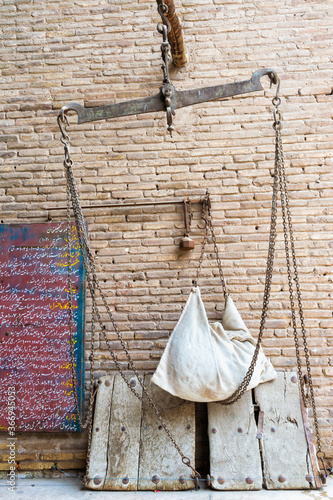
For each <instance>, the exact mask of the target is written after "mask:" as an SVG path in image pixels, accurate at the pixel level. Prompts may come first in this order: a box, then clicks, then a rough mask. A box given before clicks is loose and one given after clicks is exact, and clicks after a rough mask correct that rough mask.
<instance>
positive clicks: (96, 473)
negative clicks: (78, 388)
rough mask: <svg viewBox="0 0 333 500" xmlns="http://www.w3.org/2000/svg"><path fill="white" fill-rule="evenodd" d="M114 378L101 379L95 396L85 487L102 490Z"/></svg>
mask: <svg viewBox="0 0 333 500" xmlns="http://www.w3.org/2000/svg"><path fill="white" fill-rule="evenodd" d="M113 385H114V376H113V375H111V376H106V377H101V378H100V379H99V387H98V391H97V395H96V402H95V414H94V422H93V430H92V437H91V450H90V463H89V468H88V477H89V478H91V479H90V481H89V483H88V485H87V487H88V488H91V489H93V490H103V489H104V481H105V478H106V474H107V465H108V464H107V455H108V435H109V422H110V412H111V401H112V394H113Z"/></svg>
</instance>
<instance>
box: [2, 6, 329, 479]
mask: <svg viewBox="0 0 333 500" xmlns="http://www.w3.org/2000/svg"><path fill="white" fill-rule="evenodd" d="M332 6H333V5H332V1H328V0H326V1H299V0H283V1H281V2H272V1H268V2H267V1H266V0H265V1H264V0H256V1H254V2H251V1H249V2H243V1H240V0H233V1H232V2H231V1H229V0H215V1H214V2H213V1H212V0H183V2H180V1H179V0H176V9H177V12H178V14H179V15H180V17H181V20H182V26H183V34H184V39H185V45H186V51H187V54H188V64H187V65H186V66H185V67H184V68H182V69H176V68H174V67H172V68H171V78H172V80H173V82H174V84H175V86H176V87H177V88H178V89H180V90H183V89H188V88H195V87H201V86H208V85H214V84H218V83H227V82H232V81H237V80H244V79H248V78H249V77H250V76H251V74H252V73H253V72H254V71H255V70H256V69H258V68H262V67H269V68H273V69H275V70H276V71H277V72H278V74H279V75H280V77H281V94H282V96H283V100H282V106H281V107H282V112H283V118H284V128H283V139H284V147H285V155H286V160H287V162H286V164H287V173H288V178H289V187H290V200H291V210H292V216H293V222H294V233H295V239H296V248H297V256H298V259H299V275H300V281H301V290H302V296H303V301H304V314H305V323H306V328H307V332H308V343H309V346H310V353H311V360H312V366H313V378H314V385H315V394H316V401H317V405H318V414H319V422H320V429H321V433H322V439H323V444H324V447H325V451H326V454H327V455H328V457H330V459H331V461H332V458H333V446H332V421H333V410H332V401H333V395H332V377H333V335H332V326H333V318H332V256H331V254H332V248H333V231H332V223H333V215H332V201H333V181H332V156H331V152H332V146H333V128H332V99H333V97H332V93H333V89H332V87H333V85H332V41H333V35H332V26H333V9H332ZM0 12H1V23H2V42H1V46H0V70H1V83H0V88H1V94H0V127H1V132H2V136H1V137H0V162H1V167H0V208H1V222H5V223H11V222H45V221H47V219H48V210H47V209H48V208H50V207H56V206H63V205H64V202H65V181H64V174H63V167H62V161H63V147H62V145H61V144H60V142H59V131H58V127H57V122H56V117H57V113H58V110H59V109H60V108H61V106H63V105H64V104H66V103H68V102H70V101H76V102H79V103H81V104H84V105H86V106H93V105H100V104H104V103H109V102H116V101H121V100H127V99H134V98H137V97H143V96H148V95H152V94H156V93H157V92H158V88H159V86H160V85H161V80H162V72H161V69H160V66H161V60H160V43H161V38H160V35H158V34H157V32H156V23H157V21H158V20H159V16H158V14H157V12H156V5H155V2H154V1H150V2H148V1H147V0H142V1H134V2H133V1H129V0H113V1H110V2H107V1H105V0H101V1H100V2H93V1H92V0H80V1H77V2H64V1H62V0H61V1H58V2H52V1H51V2H43V1H40V0H39V1H38V0H37V1H28V0H3V1H2V2H0ZM262 83H263V85H264V87H265V90H264V92H256V93H254V94H249V95H247V96H240V97H237V98H233V99H227V100H225V101H224V102H213V103H209V104H204V105H196V106H193V107H190V108H185V109H182V110H178V111H177V113H176V117H175V132H174V134H173V137H172V139H171V138H170V137H169V136H168V135H167V133H166V127H165V116H164V113H157V114H147V115H141V116H137V117H136V116H132V117H125V118H121V119H114V120H110V121H107V122H104V121H102V122H97V123H92V124H85V125H80V126H78V125H76V119H75V117H74V116H73V117H71V118H70V124H71V125H70V128H69V130H70V136H71V144H72V156H73V159H74V162H75V166H74V168H75V175H76V178H77V182H78V187H79V192H80V195H81V199H82V201H83V202H84V203H85V204H88V203H92V204H94V203H98V202H105V201H110V202H111V201H112V202H119V203H121V202H122V201H124V200H125V201H128V200H132V199H133V200H143V199H146V200H148V199H149V200H151V199H161V200H170V199H172V198H174V197H176V198H178V199H179V198H182V197H183V196H185V195H186V196H189V197H192V198H198V197H200V196H201V195H203V194H204V193H205V192H206V190H207V189H209V191H210V193H211V195H212V199H213V213H214V226H215V229H216V234H217V240H218V245H219V249H220V252H221V258H222V262H223V269H224V273H225V276H226V279H227V283H228V287H229V289H230V291H231V293H232V296H233V298H234V300H235V302H236V304H237V307H238V308H239V310H240V312H241V314H242V316H243V318H244V320H245V322H246V324H247V326H248V327H249V328H250V330H251V332H252V333H253V335H254V336H256V335H257V332H258V327H259V321H260V311H261V307H262V295H263V289H264V277H265V265H266V255H267V243H268V231H269V222H270V203H271V191H272V172H273V168H274V131H273V128H272V104H271V99H272V97H273V96H274V88H272V89H270V88H269V81H268V79H267V78H263V79H262ZM193 209H194V221H193V231H192V236H193V238H194V239H195V242H196V249H195V250H194V251H192V252H188V253H186V252H181V251H180V250H179V241H180V238H181V236H182V234H183V219H182V206H181V205H168V206H167V205H161V206H156V207H145V208H135V209H129V208H127V209H125V208H123V209H121V208H119V209H118V208H117V209H112V210H111V209H104V210H102V209H99V210H96V209H95V210H90V211H87V212H86V215H87V221H88V223H89V229H90V239H91V245H92V247H93V249H94V251H95V254H96V259H97V261H96V262H97V266H98V272H99V277H100V279H101V282H102V286H103V288H104V290H105V292H106V294H107V295H108V298H109V303H110V304H111V306H112V309H113V310H114V315H115V318H116V320H117V322H118V324H119V327H120V330H121V331H122V332H123V335H124V339H125V340H126V343H127V345H128V348H129V350H130V352H131V355H132V356H133V358H134V360H135V363H136V366H137V367H138V368H140V369H141V370H153V369H154V368H155V367H156V366H157V363H158V360H159V358H160V356H161V353H162V352H163V348H164V346H165V345H166V342H167V338H168V335H169V333H170V332H171V331H172V329H173V327H174V326H175V323H176V321H177V319H178V317H179V314H180V311H181V309H182V307H183V305H184V303H185V300H186V298H187V296H188V293H189V291H190V288H191V284H192V281H191V280H192V279H193V278H194V275H195V266H196V264H197V260H198V256H199V249H200V242H201V240H202V236H203V234H202V231H201V230H200V229H199V228H198V224H199V223H200V207H199V205H195V206H194V207H193ZM52 220H54V221H58V220H64V211H58V212H52ZM280 222H281V221H280V220H279V226H278V230H279V236H278V244H277V248H278V250H277V253H276V261H275V276H274V282H273V286H272V293H271V302H270V313H269V318H268V321H267V328H266V330H265V335H264V341H263V345H264V349H265V352H266V354H267V355H269V356H270V358H271V360H272V362H273V364H274V366H275V367H276V368H277V369H284V370H292V369H295V351H294V346H293V342H294V341H293V336H292V330H291V327H290V312H289V304H288V287H287V277H286V269H285V263H284V254H283V241H282V234H281V223H280ZM200 286H201V289H202V294H203V297H204V300H205V304H206V307H207V310H208V314H209V317H210V319H219V318H220V317H221V312H222V310H223V303H222V295H221V289H220V286H219V279H218V272H217V268H216V265H215V262H214V259H213V254H212V246H211V245H210V246H209V247H208V249H207V255H206V260H205V264H204V268H203V272H202V277H201V280H200ZM104 318H105V319H106V317H105V316H104ZM86 330H87V348H88V349H89V339H90V328H89V300H88V314H87V328H86ZM108 336H109V338H110V339H111V340H112V345H113V347H114V348H115V349H116V350H117V351H118V349H119V342H118V341H117V340H116V336H115V334H114V333H109V334H108ZM96 348H97V353H98V362H97V363H96V365H95V376H96V377H98V376H100V375H102V374H105V373H106V372H107V371H109V370H112V369H113V368H114V365H113V363H112V362H111V361H110V356H109V354H108V351H107V350H106V345H105V342H103V341H101V342H99V343H98V345H96ZM119 359H120V360H121V363H122V366H123V367H124V368H127V363H126V359H125V356H124V355H123V353H121V352H119ZM87 367H88V362H87ZM1 442H2V444H0V446H1V449H2V459H3V463H2V464H1V467H2V469H3V470H6V468H7V463H6V462H7V456H6V436H5V435H1ZM85 449H86V435H85V434H82V435H73V434H69V435H64V434H61V433H54V434H46V433H40V434H30V433H27V434H20V435H19V449H18V456H17V459H18V462H19V470H22V471H30V470H50V468H51V466H52V465H53V464H54V463H55V462H57V464H58V467H59V468H60V469H70V468H74V469H78V468H83V467H84V463H85V462H84V458H85Z"/></svg>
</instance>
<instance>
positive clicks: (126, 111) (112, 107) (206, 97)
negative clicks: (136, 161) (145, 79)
mask: <svg viewBox="0 0 333 500" xmlns="http://www.w3.org/2000/svg"><path fill="white" fill-rule="evenodd" d="M263 76H268V77H269V79H270V80H271V83H273V84H275V85H277V84H278V82H279V77H278V76H277V74H276V72H275V71H274V70H272V69H267V68H263V69H259V70H257V71H255V72H254V73H253V75H252V76H251V78H250V79H249V80H244V81H241V82H234V83H225V84H222V85H214V86H213V87H202V88H200V89H192V90H183V91H181V90H176V89H175V88H174V86H173V85H172V84H170V85H171V88H172V92H171V97H170V99H171V105H170V107H171V111H172V112H174V111H175V110H176V109H179V108H184V107H185V106H192V105H193V104H200V103H204V102H209V101H216V100H219V99H224V98H225V97H231V96H235V95H240V94H247V93H249V92H256V91H259V90H263V87H262V85H261V82H260V78H261V77H263ZM163 90H164V87H161V89H160V92H159V93H158V94H156V95H154V96H152V97H144V98H142V99H135V100H133V101H125V102H119V103H115V104H108V105H106V106H97V107H93V108H85V107H84V106H82V105H81V104H78V103H76V102H71V103H70V104H66V105H65V106H63V107H62V108H61V110H60V115H61V116H62V117H64V115H65V114H66V113H67V112H68V111H75V112H76V113H77V115H78V124H81V123H87V122H94V121H98V120H107V119H109V118H116V117H120V116H129V115H140V114H143V113H153V112H155V111H165V97H164V93H163Z"/></svg>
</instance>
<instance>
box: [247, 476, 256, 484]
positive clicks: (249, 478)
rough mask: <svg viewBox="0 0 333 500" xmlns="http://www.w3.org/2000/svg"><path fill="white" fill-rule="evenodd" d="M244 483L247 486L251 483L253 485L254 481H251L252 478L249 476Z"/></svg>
mask: <svg viewBox="0 0 333 500" xmlns="http://www.w3.org/2000/svg"><path fill="white" fill-rule="evenodd" d="M245 481H246V483H247V484H253V483H254V480H253V479H252V477H250V476H249V477H247V478H246V479H245Z"/></svg>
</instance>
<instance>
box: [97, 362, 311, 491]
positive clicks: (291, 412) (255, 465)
mask: <svg viewBox="0 0 333 500" xmlns="http://www.w3.org/2000/svg"><path fill="white" fill-rule="evenodd" d="M144 383H145V385H146V387H147V389H148V391H149V393H150V394H151V396H152V398H153V400H154V402H155V403H156V404H157V405H158V406H159V407H162V408H170V407H172V406H175V405H176V404H177V403H178V402H179V401H180V400H179V399H178V398H175V397H174V396H171V395H170V394H169V393H167V392H165V391H163V390H162V389H160V388H159V387H157V386H156V385H154V384H151V375H146V376H145V379H144ZM131 384H132V385H133V387H134V389H135V390H136V392H137V393H138V394H139V395H140V396H141V395H142V388H141V386H140V384H139V383H138V381H137V379H136V378H135V377H133V378H132V379H131ZM161 413H162V416H163V419H164V420H165V422H166V424H167V427H168V428H169V429H170V431H171V433H172V435H173V436H174V438H175V441H176V442H177V444H178V445H179V447H180V449H181V450H182V452H183V453H184V455H186V456H187V457H189V458H190V460H191V462H192V464H194V462H195V404H194V403H191V402H190V403H187V404H184V405H182V406H180V407H179V408H174V409H169V410H165V411H162V412H161ZM208 434H209V446H210V483H211V486H212V488H214V489H217V490H260V489H261V488H266V489H310V488H320V487H321V482H320V480H319V473H318V470H317V465H316V460H315V452H314V447H313V444H312V440H311V434H310V430H309V424H308V422H307V419H306V412H305V409H304V408H302V404H301V398H300V393H299V385H298V380H297V376H296V374H295V373H290V372H285V373H284V372H279V373H278V377H277V379H276V380H274V381H273V382H267V383H265V384H261V385H259V386H258V387H257V388H255V389H254V390H253V391H248V392H246V393H245V394H244V395H243V396H242V397H241V399H240V400H239V401H238V402H237V403H235V404H233V405H230V406H223V405H221V404H219V403H209V404H208ZM190 472H191V471H189V469H188V468H187V467H186V466H185V465H184V464H183V463H182V461H181V458H180V456H179V454H178V452H177V450H176V449H175V447H174V446H173V445H172V443H171V442H170V439H169V438H168V436H167V435H166V433H165V432H164V430H163V429H162V426H161V425H160V422H159V421H158V419H157V418H156V415H155V413H154V412H153V410H152V409H151V408H150V407H147V406H146V405H144V404H142V403H141V401H140V400H139V399H137V398H136V397H135V396H134V395H133V394H132V392H131V391H130V390H129V389H128V387H127V385H126V384H125V383H124V381H123V380H122V378H121V377H120V376H119V375H116V376H107V377H102V378H101V379H100V385H99V389H98V393H97V399H96V406H95V415H94V422H93V433H92V443H91V454H90V464H89V468H88V476H89V478H90V481H89V484H88V487H89V488H91V489H94V490H125V491H126V490H129V491H135V490H164V491H175V490H186V489H191V488H194V486H195V482H194V480H193V478H191V477H190Z"/></svg>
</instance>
